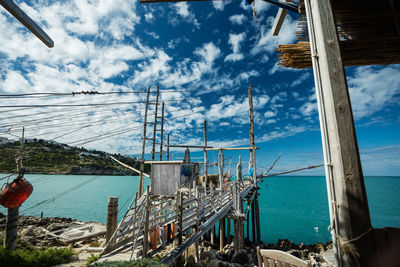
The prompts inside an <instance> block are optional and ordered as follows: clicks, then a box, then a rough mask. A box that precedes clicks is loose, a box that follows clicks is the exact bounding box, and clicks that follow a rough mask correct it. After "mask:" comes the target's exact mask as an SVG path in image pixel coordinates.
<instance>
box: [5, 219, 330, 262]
mask: <svg viewBox="0 0 400 267" xmlns="http://www.w3.org/2000/svg"><path fill="white" fill-rule="evenodd" d="M5 223H6V218H5V216H4V215H3V214H1V213H0V238H1V239H2V238H3V236H4V229H5ZM82 224H83V222H80V221H78V220H75V219H71V218H52V217H45V218H38V217H32V216H21V217H20V219H19V227H18V238H19V240H20V242H26V243H29V244H31V245H33V246H37V247H65V246H71V245H72V246H73V249H74V252H75V254H76V257H74V261H73V262H71V263H69V264H66V265H65V266H85V264H86V261H87V258H89V257H90V256H91V253H88V252H86V249H87V248H88V247H102V246H104V245H105V238H104V236H97V237H93V238H89V239H85V240H81V241H79V242H76V243H73V244H70V243H68V242H64V241H61V240H60V239H58V238H55V237H54V236H52V235H49V234H48V233H49V232H54V231H57V230H62V229H67V228H71V227H78V226H81V225H82ZM257 246H259V247H260V249H277V250H282V251H286V252H288V253H290V254H292V255H293V256H296V257H298V258H301V259H304V260H310V261H311V263H312V266H330V265H329V264H327V263H326V262H325V261H324V258H323V253H324V252H325V251H326V250H328V249H330V248H331V247H332V245H331V244H329V243H326V244H322V243H320V244H315V245H304V244H300V245H298V244H295V243H293V242H291V241H289V240H287V239H284V240H279V241H278V242H277V243H276V244H264V243H260V244H253V243H250V242H248V241H247V242H246V243H245V247H244V249H243V250H240V251H238V252H235V250H234V248H233V244H232V243H231V244H228V245H226V246H225V247H224V249H223V250H217V249H216V248H215V247H212V246H211V244H209V243H208V242H207V241H204V242H200V246H199V248H200V252H201V253H200V262H199V263H196V262H195V251H194V247H190V248H189V250H188V251H187V252H186V253H185V257H183V258H184V259H185V263H183V262H182V265H181V266H188V267H195V266H196V267H203V266H210V267H241V266H245V267H250V266H257V253H256V251H257ZM162 256H163V255H162V254H161V253H160V254H156V255H155V258H159V257H162Z"/></svg>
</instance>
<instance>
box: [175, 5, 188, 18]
mask: <svg viewBox="0 0 400 267" xmlns="http://www.w3.org/2000/svg"><path fill="white" fill-rule="evenodd" d="M175 7H176V13H178V14H179V15H181V16H182V17H183V18H187V17H189V15H190V13H189V5H188V3H186V2H179V3H176V4H175Z"/></svg>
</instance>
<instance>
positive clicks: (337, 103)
mask: <svg viewBox="0 0 400 267" xmlns="http://www.w3.org/2000/svg"><path fill="white" fill-rule="evenodd" d="M305 7H306V14H307V23H308V29H309V36H310V45H311V50H312V61H313V71H314V79H315V87H316V91H317V92H316V94H317V101H318V109H319V117H320V125H321V136H322V143H323V152H324V161H325V173H326V179H327V187H328V190H327V191H328V199H329V207H330V209H329V211H330V219H331V226H332V240H333V243H334V248H335V249H336V250H337V253H336V256H337V257H336V260H337V266H339V267H341V266H378V264H377V260H376V252H375V245H374V241H373V234H372V232H373V231H372V226H371V220H370V214H369V208H368V201H367V195H366V190H365V184H364V178H363V173H362V168H361V161H360V154H359V151H358V145H357V138H356V133H355V127H354V119H353V113H352V109H351V103H350V97H349V91H348V87H347V80H346V74H345V71H344V68H343V62H342V55H341V50H340V46H339V39H338V33H337V28H336V24H335V20H334V16H333V11H332V6H331V1H330V0H305Z"/></svg>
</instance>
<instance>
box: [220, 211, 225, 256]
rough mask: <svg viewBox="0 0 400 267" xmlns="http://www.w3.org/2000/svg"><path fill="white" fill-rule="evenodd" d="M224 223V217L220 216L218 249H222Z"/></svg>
mask: <svg viewBox="0 0 400 267" xmlns="http://www.w3.org/2000/svg"><path fill="white" fill-rule="evenodd" d="M224 224H225V218H222V219H221V220H220V221H219V250H223V249H224Z"/></svg>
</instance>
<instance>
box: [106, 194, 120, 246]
mask: <svg viewBox="0 0 400 267" xmlns="http://www.w3.org/2000/svg"><path fill="white" fill-rule="evenodd" d="M117 224H118V198H117V197H108V207H107V234H106V243H108V241H110V239H111V237H112V236H113V234H114V232H115V230H116V229H117Z"/></svg>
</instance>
